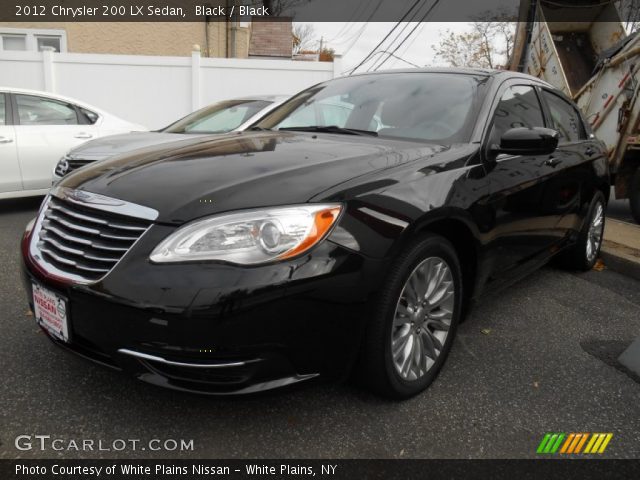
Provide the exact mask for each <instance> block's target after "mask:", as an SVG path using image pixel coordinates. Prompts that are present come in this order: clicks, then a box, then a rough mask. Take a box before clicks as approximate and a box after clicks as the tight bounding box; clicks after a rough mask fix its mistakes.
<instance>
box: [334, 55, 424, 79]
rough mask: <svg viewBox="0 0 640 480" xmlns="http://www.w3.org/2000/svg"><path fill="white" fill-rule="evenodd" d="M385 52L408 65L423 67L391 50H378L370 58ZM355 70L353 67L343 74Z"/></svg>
mask: <svg viewBox="0 0 640 480" xmlns="http://www.w3.org/2000/svg"><path fill="white" fill-rule="evenodd" d="M383 53H386V54H387V55H391V56H393V57H394V58H396V59H398V60H400V61H402V62H404V63H406V64H408V65H411V66H412V67H416V68H422V65H417V64H415V63H413V62H410V61H409V60H405V59H404V58H402V57H399V56H398V55H395V54H393V53H391V52H390V51H388V50H378V51H377V52H375V53H373V54H372V55H371V57H370V58H374V57H377V56H378V55H382V54H383ZM353 71H354V69H353V68H352V69H351V70H345V71H344V72H342V73H343V74H345V73H349V75H351V73H353Z"/></svg>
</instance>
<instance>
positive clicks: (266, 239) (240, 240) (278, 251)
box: [149, 204, 342, 265]
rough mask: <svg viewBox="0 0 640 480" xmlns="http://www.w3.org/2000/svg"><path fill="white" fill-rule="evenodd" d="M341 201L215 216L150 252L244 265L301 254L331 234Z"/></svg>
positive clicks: (168, 258)
mask: <svg viewBox="0 0 640 480" xmlns="http://www.w3.org/2000/svg"><path fill="white" fill-rule="evenodd" d="M341 210H342V205H340V204H306V205H295V206H290V207H274V208H264V209H258V210H251V211H247V212H239V213H231V214H225V215H219V216H212V217H209V218H206V219H204V220H197V221H195V222H193V223H190V224H187V225H185V226H184V227H182V228H180V229H178V230H177V231H176V232H174V233H172V234H171V235H169V236H168V237H167V238H166V239H164V240H163V241H162V242H160V244H159V245H158V246H157V247H156V248H155V249H154V250H153V252H152V253H151V256H150V257H149V258H150V259H151V261H152V262H155V263H167V262H191V261H198V260H221V261H225V262H230V263H236V264H240V265H255V264H259V263H265V262H271V261H275V260H283V259H285V258H291V257H294V256H296V255H299V254H301V253H303V252H305V251H307V250H309V249H310V248H311V247H313V246H314V245H316V244H317V243H318V242H319V241H321V240H322V239H323V238H325V237H326V235H327V233H329V231H330V230H331V227H332V226H333V225H334V224H335V222H336V220H337V219H338V216H339V215H340V212H341Z"/></svg>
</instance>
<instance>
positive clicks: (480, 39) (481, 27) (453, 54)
mask: <svg viewBox="0 0 640 480" xmlns="http://www.w3.org/2000/svg"><path fill="white" fill-rule="evenodd" d="M512 19H513V18H512V17H511V16H510V15H508V14H507V13H506V12H505V11H503V10H500V11H498V12H497V13H492V12H485V13H484V14H482V15H480V16H478V17H477V20H476V21H474V22H473V23H471V28H470V30H469V31H468V32H463V33H454V32H452V31H451V30H447V31H446V32H445V34H444V35H443V38H442V39H441V40H440V43H439V44H438V45H434V46H433V49H434V50H435V52H436V57H438V58H439V59H441V60H444V61H445V62H446V63H448V64H449V65H451V66H453V67H479V68H498V67H499V66H501V65H504V64H505V63H506V62H507V60H508V59H509V57H510V56H511V52H512V50H513V41H514V31H515V23H514V22H513V21H511V20H512Z"/></svg>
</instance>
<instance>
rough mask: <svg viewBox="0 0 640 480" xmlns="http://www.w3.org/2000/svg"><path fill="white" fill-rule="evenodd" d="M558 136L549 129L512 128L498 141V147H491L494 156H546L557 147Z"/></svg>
mask: <svg viewBox="0 0 640 480" xmlns="http://www.w3.org/2000/svg"><path fill="white" fill-rule="evenodd" d="M559 138H560V134H559V133H558V132H556V131H555V130H552V129H550V128H542V127H535V128H523V127H518V128H512V129H510V130H507V131H506V132H504V134H503V135H502V138H501V139H500V145H499V146H498V145H492V146H491V151H492V152H493V153H494V154H496V155H497V154H500V153H506V154H508V155H532V156H533V155H548V154H550V153H553V152H554V151H555V150H556V148H557V147H558V140H559Z"/></svg>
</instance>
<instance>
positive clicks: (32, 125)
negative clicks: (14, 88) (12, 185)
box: [13, 94, 96, 190]
mask: <svg viewBox="0 0 640 480" xmlns="http://www.w3.org/2000/svg"><path fill="white" fill-rule="evenodd" d="M13 97H14V100H13V108H14V110H15V111H16V112H17V118H18V122H17V124H16V126H15V131H16V140H17V146H18V158H19V160H20V166H21V169H22V183H23V186H24V188H25V190H32V189H33V190H35V189H44V188H49V187H50V186H51V180H52V171H53V168H54V166H55V164H56V163H57V162H58V160H60V157H62V156H63V155H64V154H65V153H66V152H67V151H69V150H70V149H71V148H73V147H75V146H77V145H79V144H81V143H83V142H86V141H87V140H89V139H91V138H93V137H94V136H96V126H95V125H88V124H86V121H85V120H84V117H83V115H82V113H81V110H80V109H79V108H77V107H76V106H75V105H73V104H71V103H67V102H64V101H60V100H57V99H53V98H49V97H44V96H38V95H26V94H14V95H13Z"/></svg>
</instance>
